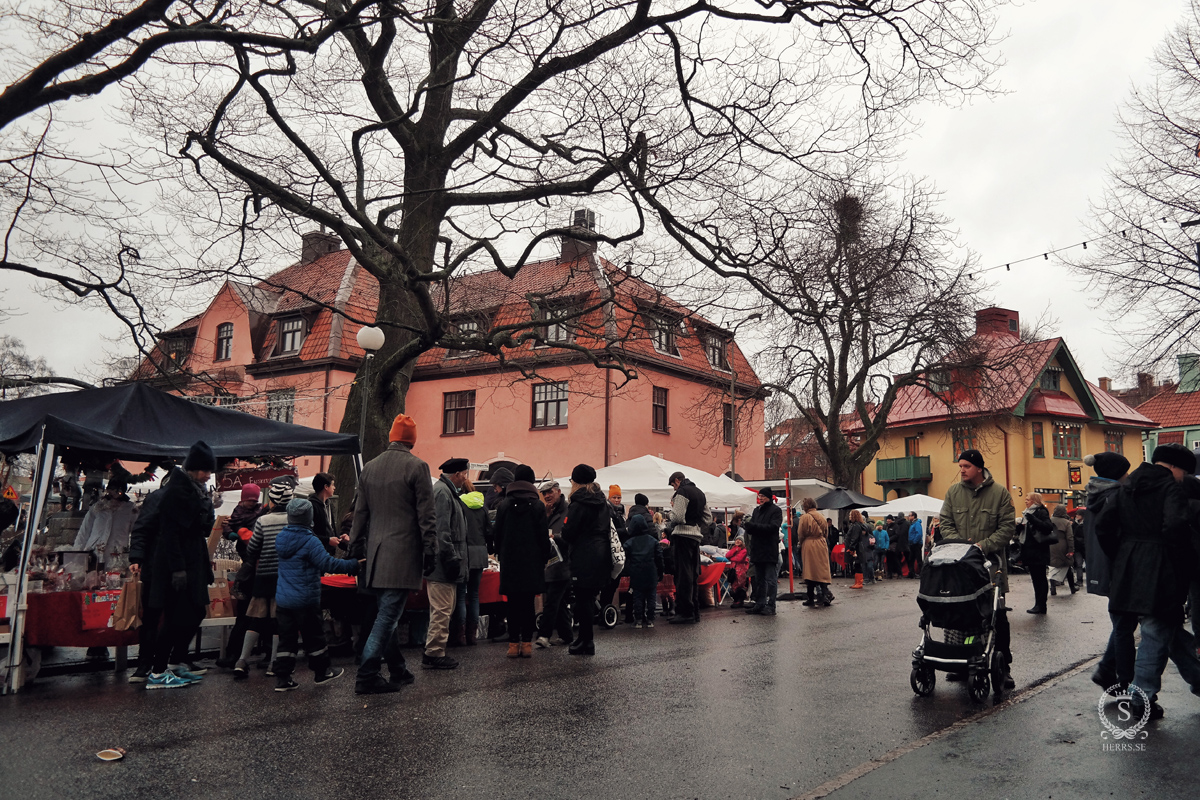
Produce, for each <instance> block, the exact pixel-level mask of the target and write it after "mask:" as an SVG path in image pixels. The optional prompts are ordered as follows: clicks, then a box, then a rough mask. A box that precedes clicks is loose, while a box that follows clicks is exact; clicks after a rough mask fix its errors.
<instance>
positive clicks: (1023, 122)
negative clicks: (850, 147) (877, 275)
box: [0, 0, 1186, 385]
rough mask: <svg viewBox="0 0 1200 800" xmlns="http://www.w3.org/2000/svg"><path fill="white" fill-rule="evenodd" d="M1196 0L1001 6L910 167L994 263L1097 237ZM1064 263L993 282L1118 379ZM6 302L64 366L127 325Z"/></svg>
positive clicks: (912, 151)
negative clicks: (989, 79)
mask: <svg viewBox="0 0 1200 800" xmlns="http://www.w3.org/2000/svg"><path fill="white" fill-rule="evenodd" d="M1185 9H1186V3H1185V2H1183V0H1142V2H1140V3H1137V4H1136V5H1132V4H1130V3H1129V2H1127V0H1122V1H1121V2H1118V0H1094V1H1093V2H1090V3H1080V2H1077V0H1039V1H1038V2H1031V3H1025V4H1021V5H1013V6H1008V7H1005V8H1003V9H1002V10H1001V12H1000V30H1001V31H1007V32H1008V33H1009V36H1008V39H1007V41H1006V42H1005V43H1004V44H1003V45H1002V47H1001V54H1002V58H1003V60H1004V62H1005V64H1004V66H1003V67H1002V68H1001V70H1000V72H999V74H998V79H999V83H1000V85H1001V87H1002V89H1003V90H1004V91H1005V92H1006V94H1003V95H1000V96H996V97H992V98H985V99H979V100H976V101H975V102H974V103H973V104H972V105H970V106H967V107H962V108H952V109H946V108H940V107H929V108H925V109H923V111H922V113H921V117H922V125H921V129H920V132H919V134H918V135H917V136H915V137H913V139H912V141H911V143H910V146H909V147H908V157H907V159H906V160H905V162H904V163H902V164H901V165H900V166H901V167H902V168H903V169H904V170H905V171H907V172H911V173H913V174H915V175H925V176H928V177H929V178H931V179H932V180H933V182H934V183H935V184H936V185H937V186H938V187H939V188H940V189H941V190H942V191H943V192H944V204H943V206H942V211H943V212H944V213H945V214H946V215H947V216H949V217H950V218H951V219H953V220H954V222H955V223H956V224H957V226H958V227H959V229H960V231H961V235H962V239H961V240H962V242H963V243H964V244H965V245H967V246H968V247H970V248H972V249H973V250H974V251H975V252H977V253H978V254H979V256H980V260H981V262H982V266H984V267H991V266H995V265H997V264H1004V263H1006V262H1011V261H1016V260H1018V259H1021V258H1025V257H1027V256H1031V255H1035V254H1039V253H1042V252H1043V251H1047V250H1053V249H1056V248H1059V247H1064V246H1066V245H1071V244H1076V243H1078V242H1080V241H1083V240H1085V239H1086V238H1087V234H1086V231H1085V227H1084V223H1085V221H1086V219H1087V214H1088V202H1089V200H1090V199H1092V198H1096V197H1098V196H1099V194H1100V191H1101V189H1102V187H1103V185H1104V178H1105V169H1106V167H1107V166H1108V165H1109V164H1110V163H1111V162H1112V160H1113V158H1114V156H1115V153H1116V149H1117V138H1116V135H1115V128H1116V125H1115V115H1116V111H1117V108H1118V106H1119V104H1120V103H1121V102H1122V101H1123V100H1124V99H1125V98H1126V97H1127V96H1128V94H1129V92H1130V90H1131V87H1132V86H1133V85H1134V84H1138V83H1142V82H1144V81H1145V80H1146V79H1147V76H1148V74H1149V59H1150V57H1151V54H1152V52H1153V50H1154V48H1155V46H1156V45H1158V43H1159V42H1160V41H1162V39H1163V37H1164V36H1165V35H1166V33H1167V31H1168V30H1169V29H1170V28H1171V27H1173V26H1174V25H1175V24H1177V23H1178V22H1179V21H1180V20H1181V19H1182V18H1183V14H1184V12H1185ZM1051 259H1052V260H1051V261H1048V262H1047V261H1042V260H1040V259H1039V260H1035V261H1030V262H1027V263H1025V264H1023V265H1017V266H1014V267H1013V268H1012V271H1011V272H1009V273H1005V272H1003V271H1001V272H992V273H989V274H988V275H986V276H984V277H985V279H986V280H987V281H989V282H993V281H994V286H992V288H991V289H990V290H989V295H990V298H991V299H992V300H993V301H994V302H995V303H996V304H997V305H1001V306H1004V307H1006V308H1013V309H1016V310H1017V311H1019V312H1020V313H1021V315H1022V319H1023V320H1024V319H1028V318H1036V317H1038V316H1039V315H1042V314H1043V313H1044V312H1048V313H1049V314H1050V315H1051V316H1052V317H1054V318H1056V319H1057V320H1058V324H1057V325H1056V326H1055V328H1054V332H1055V333H1056V334H1058V335H1061V336H1063V337H1064V338H1065V339H1066V341H1067V344H1068V346H1069V348H1070V349H1071V352H1072V353H1073V354H1074V355H1075V358H1076V359H1077V361H1078V362H1079V363H1080V366H1081V367H1082V368H1083V370H1084V373H1085V375H1086V376H1087V378H1088V379H1089V380H1091V381H1092V382H1096V379H1097V378H1099V377H1100V376H1102V375H1115V369H1114V366H1113V365H1114V363H1115V361H1116V359H1117V357H1118V356H1119V352H1120V349H1119V348H1120V342H1119V341H1118V340H1117V339H1116V337H1115V336H1113V335H1112V334H1111V332H1110V331H1109V330H1108V329H1109V327H1110V326H1109V324H1108V322H1107V320H1106V319H1105V316H1104V312H1103V311H1097V310H1095V308H1094V307H1095V305H1096V299H1097V298H1095V297H1092V296H1089V295H1088V294H1087V293H1086V292H1085V286H1084V284H1083V281H1081V280H1080V279H1079V278H1078V277H1076V276H1074V275H1073V274H1072V273H1070V272H1069V271H1068V270H1067V269H1066V268H1065V267H1063V266H1061V265H1060V264H1059V263H1057V262H1056V261H1054V260H1053V257H1051ZM3 306H4V307H5V308H7V309H13V310H15V311H16V312H17V314H16V315H14V316H12V317H11V318H9V319H8V320H7V321H4V322H0V333H2V334H9V335H14V336H16V337H18V338H20V339H22V340H23V341H24V342H25V345H26V348H27V350H28V351H29V352H30V354H31V355H33V356H42V357H45V358H46V360H47V361H48V362H49V363H50V366H51V367H52V369H54V370H55V371H56V372H58V373H59V374H65V375H83V374H87V373H88V372H89V371H92V370H91V369H90V367H91V366H92V365H96V364H98V363H99V362H102V361H104V360H105V352H106V350H107V351H112V350H113V346H112V345H111V344H109V343H107V342H106V341H105V340H104V337H105V336H108V337H117V336H119V335H120V329H119V326H118V325H117V324H116V323H115V322H113V321H111V320H110V319H109V318H108V317H107V316H106V315H105V314H103V313H102V312H99V311H85V310H83V309H81V308H80V307H79V306H78V305H72V306H69V307H67V308H61V307H59V306H58V305H56V304H54V303H51V302H48V301H46V300H43V299H42V298H40V297H38V296H37V295H36V294H34V293H33V291H32V289H31V287H30V286H28V285H17V286H8V287H5V291H4V301H3ZM183 316H184V315H183V314H182V313H181V314H180V315H179V317H180V319H182V318H183ZM175 321H177V320H175ZM1120 383H1121V385H1125V384H1126V383H1128V381H1121V382H1120Z"/></svg>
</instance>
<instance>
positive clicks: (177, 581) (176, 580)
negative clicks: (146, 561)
mask: <svg viewBox="0 0 1200 800" xmlns="http://www.w3.org/2000/svg"><path fill="white" fill-rule="evenodd" d="M171 588H172V589H174V590H175V591H177V592H182V591H183V590H184V589H186V588H187V572H185V571H183V570H179V572H172V573H171Z"/></svg>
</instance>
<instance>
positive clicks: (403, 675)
mask: <svg viewBox="0 0 1200 800" xmlns="http://www.w3.org/2000/svg"><path fill="white" fill-rule="evenodd" d="M416 679H417V676H416V675H413V674H412V673H411V672H409V671H408V669H407V668H402V669H398V670H395V671H394V672H392V677H391V678H390V679H389V680H390V682H391V683H394V684H395V685H397V686H407V685H409V684H410V683H412V682H413V681H415V680H416Z"/></svg>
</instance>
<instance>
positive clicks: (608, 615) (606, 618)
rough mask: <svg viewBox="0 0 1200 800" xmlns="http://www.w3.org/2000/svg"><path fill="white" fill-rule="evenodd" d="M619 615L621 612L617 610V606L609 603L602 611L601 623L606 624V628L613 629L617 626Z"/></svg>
mask: <svg viewBox="0 0 1200 800" xmlns="http://www.w3.org/2000/svg"><path fill="white" fill-rule="evenodd" d="M619 616H620V612H619V611H617V607H616V606H614V605H611V604H609V605H607V606H605V607H604V609H603V610H602V611H601V612H600V624H601V625H602V626H604V628H605V629H607V630H612V629H613V628H615V627H617V618H618V617H619Z"/></svg>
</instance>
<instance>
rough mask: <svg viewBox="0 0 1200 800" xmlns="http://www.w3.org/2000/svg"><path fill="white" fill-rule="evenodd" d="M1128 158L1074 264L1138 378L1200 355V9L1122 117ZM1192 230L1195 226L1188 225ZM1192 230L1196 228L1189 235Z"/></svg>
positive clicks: (1169, 43)
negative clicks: (1177, 358)
mask: <svg viewBox="0 0 1200 800" xmlns="http://www.w3.org/2000/svg"><path fill="white" fill-rule="evenodd" d="M1118 123H1119V130H1120V133H1121V137H1122V140H1123V144H1122V150H1121V153H1120V155H1119V157H1118V158H1117V161H1116V163H1115V165H1114V166H1113V167H1112V168H1111V169H1110V173H1109V179H1108V186H1107V188H1106V190H1105V192H1104V194H1103V196H1102V197H1101V199H1100V200H1099V201H1097V202H1096V203H1094V204H1093V208H1092V216H1093V223H1092V228H1093V230H1094V231H1095V233H1096V236H1097V238H1096V239H1095V240H1094V241H1090V242H1088V247H1087V250H1086V251H1084V252H1083V253H1082V254H1081V255H1080V257H1078V258H1075V259H1072V260H1071V263H1072V266H1074V267H1075V268H1076V270H1077V271H1079V272H1080V273H1082V274H1084V275H1086V276H1088V277H1089V278H1091V280H1092V287H1093V288H1094V289H1096V290H1098V292H1099V294H1100V295H1101V296H1102V297H1103V298H1104V300H1103V305H1104V307H1105V308H1107V310H1108V311H1109V312H1110V316H1111V318H1112V320H1113V323H1114V327H1115V328H1116V330H1117V331H1118V332H1120V333H1122V334H1124V337H1125V339H1126V343H1127V344H1128V350H1127V355H1126V357H1125V359H1124V363H1123V365H1122V366H1124V367H1125V368H1126V369H1127V370H1128V371H1129V372H1133V371H1140V370H1145V369H1151V370H1152V369H1153V368H1154V367H1155V366H1159V365H1161V363H1162V362H1163V361H1164V360H1165V359H1168V358H1170V357H1171V356H1173V355H1174V354H1175V353H1178V352H1179V351H1181V350H1195V348H1197V347H1200V337H1198V336H1197V330H1198V329H1200V325H1198V323H1200V244H1198V243H1200V233H1198V229H1196V228H1191V227H1190V224H1194V223H1195V221H1196V220H1197V219H1200V193H1198V192H1197V188H1198V187H1200V158H1198V157H1197V154H1198V153H1200V149H1198V144H1200V2H1197V0H1192V2H1191V3H1189V5H1188V9H1187V12H1186V14H1185V17H1184V19H1183V21H1182V22H1181V23H1180V24H1179V26H1178V27H1177V28H1176V29H1175V30H1174V31H1172V32H1171V33H1170V34H1169V35H1168V36H1167V38H1166V40H1165V41H1164V42H1163V43H1162V44H1161V45H1160V46H1159V47H1158V49H1157V50H1156V51H1155V53H1154V75H1153V77H1152V78H1151V79H1150V81H1149V82H1148V83H1147V85H1145V86H1142V87H1140V88H1137V89H1135V90H1134V92H1133V95H1132V97H1130V99H1129V100H1128V101H1127V102H1126V103H1125V105H1124V107H1123V109H1122V111H1121V113H1120V115H1119V118H1118ZM1185 224H1187V225H1188V228H1184V227H1182V226H1183V225H1185ZM1189 228H1190V229H1189Z"/></svg>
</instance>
